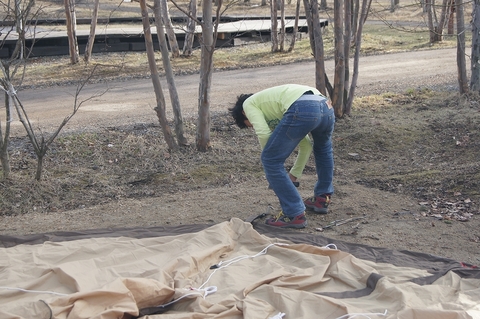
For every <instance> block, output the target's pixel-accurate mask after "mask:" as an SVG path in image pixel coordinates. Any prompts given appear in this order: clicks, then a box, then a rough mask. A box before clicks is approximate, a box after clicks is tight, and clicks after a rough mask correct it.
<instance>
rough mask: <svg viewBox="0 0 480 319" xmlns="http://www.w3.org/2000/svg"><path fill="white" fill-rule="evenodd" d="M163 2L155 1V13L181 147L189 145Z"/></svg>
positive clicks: (176, 130) (176, 131)
mask: <svg viewBox="0 0 480 319" xmlns="http://www.w3.org/2000/svg"><path fill="white" fill-rule="evenodd" d="M160 2H161V0H154V1H153V3H154V8H153V13H154V15H155V26H156V27H157V38H158V43H159V46H160V52H161V53H162V62H163V68H164V69H165V76H166V78H167V83H168V90H169V92H170V101H171V103H172V108H173V114H174V119H175V133H176V135H177V142H178V144H179V145H182V146H185V145H188V142H187V139H186V138H185V133H184V128H183V117H182V112H181V108H180V99H179V98H178V92H177V86H176V85H175V77H174V76H173V69H172V64H171V63H170V58H169V56H168V47H167V39H166V38H165V30H164V29H163V24H162V19H161V17H162V5H161V4H160Z"/></svg>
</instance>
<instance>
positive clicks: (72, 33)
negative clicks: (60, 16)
mask: <svg viewBox="0 0 480 319" xmlns="http://www.w3.org/2000/svg"><path fill="white" fill-rule="evenodd" d="M65 18H66V24H67V37H68V52H69V55H70V63H72V64H77V63H78V60H79V56H80V54H79V53H78V42H77V16H76V14H75V0H65Z"/></svg>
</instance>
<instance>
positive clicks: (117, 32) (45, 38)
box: [0, 17, 328, 58]
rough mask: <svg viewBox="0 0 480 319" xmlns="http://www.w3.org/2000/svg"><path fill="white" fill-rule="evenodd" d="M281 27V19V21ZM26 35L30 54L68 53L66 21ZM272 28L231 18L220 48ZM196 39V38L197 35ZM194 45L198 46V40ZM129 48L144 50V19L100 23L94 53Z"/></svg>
mask: <svg viewBox="0 0 480 319" xmlns="http://www.w3.org/2000/svg"><path fill="white" fill-rule="evenodd" d="M294 22H295V21H294V18H293V17H287V18H286V19H285V26H286V32H287V33H292V32H293V27H294ZM321 24H322V26H324V27H325V26H327V25H328V21H327V20H326V19H322V20H321ZM278 26H279V27H280V20H279V22H278ZM12 28H13V27H11V26H8V25H7V26H0V32H1V35H0V43H1V47H0V58H8V57H10V56H11V54H12V52H13V50H14V48H15V44H16V41H17V39H18V35H17V34H16V33H15V32H9V31H10V30H12ZM89 28H90V25H89V23H88V24H87V23H85V24H78V25H77V41H78V45H79V50H80V54H83V52H84V50H85V46H86V43H87V40H88V35H89V33H90V29H89ZM30 31H31V32H28V34H27V41H26V43H27V47H30V46H31V45H32V43H34V45H33V50H32V54H31V57H40V56H55V55H68V54H69V53H68V38H67V31H66V27H65V24H64V23H63V25H62V24H59V23H58V21H57V23H55V24H51V25H47V24H44V23H40V24H38V25H37V26H36V28H35V33H33V29H32V30H30ZM151 31H152V34H154V35H155V34H156V28H155V27H152V30H151ZM270 31H271V21H270V19H263V18H255V19H252V18H243V19H238V20H235V19H231V21H228V20H227V22H221V23H220V25H219V27H218V39H217V47H231V46H234V45H236V43H240V42H242V40H244V41H269V40H270ZM298 31H299V32H308V27H307V23H306V19H305V18H301V19H299V22H298ZM175 33H176V35H177V41H178V43H179V46H180V47H182V46H183V41H184V38H185V32H184V30H183V28H182V27H180V24H179V27H178V28H176V29H175ZM196 33H197V34H201V28H200V27H199V26H197V29H196ZM196 39H197V37H196ZM154 45H155V47H156V49H158V41H157V37H156V36H154ZM194 47H199V43H198V41H197V40H195V42H194ZM129 51H145V41H144V37H143V28H142V24H141V21H134V22H130V23H109V24H101V23H100V22H99V24H98V25H97V30H96V36H95V42H94V46H93V52H94V53H100V52H129Z"/></svg>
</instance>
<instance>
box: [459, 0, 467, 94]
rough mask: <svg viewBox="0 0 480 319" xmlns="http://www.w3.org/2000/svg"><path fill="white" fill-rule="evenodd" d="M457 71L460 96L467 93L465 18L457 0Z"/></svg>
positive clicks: (462, 6) (461, 4)
mask: <svg viewBox="0 0 480 319" xmlns="http://www.w3.org/2000/svg"><path fill="white" fill-rule="evenodd" d="M457 5H458V8H457V32H458V37H457V69H458V87H459V89H460V94H465V93H467V92H468V80H467V66H466V62H465V18H464V7H465V6H464V4H463V1H462V0H457Z"/></svg>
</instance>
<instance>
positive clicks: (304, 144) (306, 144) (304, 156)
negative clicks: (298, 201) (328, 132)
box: [290, 135, 313, 182]
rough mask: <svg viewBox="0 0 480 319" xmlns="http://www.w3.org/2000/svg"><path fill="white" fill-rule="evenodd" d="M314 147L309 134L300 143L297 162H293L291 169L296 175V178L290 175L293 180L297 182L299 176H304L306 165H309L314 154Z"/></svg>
mask: <svg viewBox="0 0 480 319" xmlns="http://www.w3.org/2000/svg"><path fill="white" fill-rule="evenodd" d="M312 149H313V148H312V142H311V141H310V138H309V137H308V135H307V136H305V138H304V139H303V140H301V141H300V143H299V144H298V155H297V159H296V160H295V164H293V167H292V169H290V175H292V176H293V177H295V180H293V179H292V176H290V179H292V182H295V181H296V179H297V178H300V177H301V176H302V174H303V170H304V169H305V165H307V162H308V159H309V157H310V154H312Z"/></svg>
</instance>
